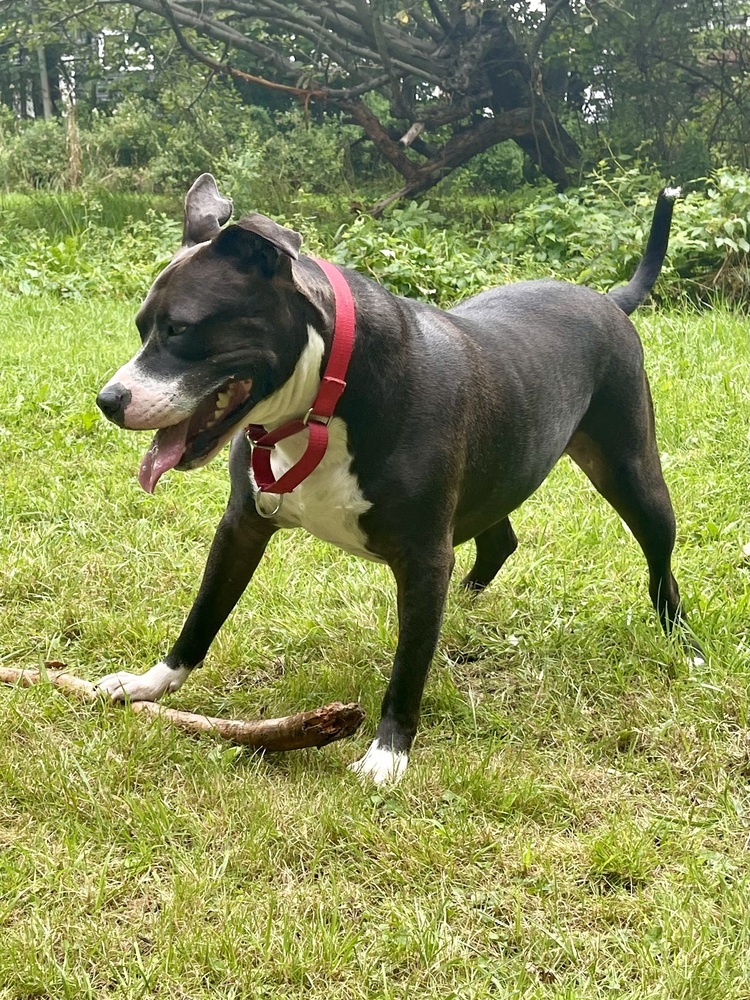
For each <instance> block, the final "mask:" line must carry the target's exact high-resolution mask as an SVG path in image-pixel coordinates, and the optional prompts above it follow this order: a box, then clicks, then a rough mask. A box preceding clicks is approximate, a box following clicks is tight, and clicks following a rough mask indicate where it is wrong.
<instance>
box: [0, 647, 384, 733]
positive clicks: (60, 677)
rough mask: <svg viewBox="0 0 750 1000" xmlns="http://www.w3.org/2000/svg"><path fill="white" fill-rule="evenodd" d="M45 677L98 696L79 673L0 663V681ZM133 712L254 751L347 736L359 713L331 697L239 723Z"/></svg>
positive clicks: (148, 706)
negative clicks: (306, 707)
mask: <svg viewBox="0 0 750 1000" xmlns="http://www.w3.org/2000/svg"><path fill="white" fill-rule="evenodd" d="M44 681H47V682H48V683H50V684H51V685H52V686H53V687H57V688H60V689H61V690H63V691H65V692H67V693H69V694H74V695H76V696H77V697H79V698H82V699H83V700H84V701H97V700H99V699H100V698H101V695H100V693H99V692H98V691H97V689H96V687H95V686H94V685H93V684H92V683H91V682H90V681H85V680H83V679H82V678H80V677H74V676H73V675H72V674H69V673H67V672H63V671H61V670H58V669H54V670H53V669H48V670H46V671H44V672H42V671H40V670H22V669H20V668H18V667H3V666H0V683H3V684H18V685H20V686H21V687H31V686H32V685H33V684H39V683H44ZM129 705H130V708H131V709H132V710H133V711H134V712H139V713H145V714H146V715H152V716H157V715H158V716H160V717H161V718H163V719H166V720H167V722H171V723H172V724H173V725H175V726H177V728H178V729H182V730H183V731H184V732H187V733H210V734H211V735H213V736H220V737H221V738H222V739H225V740H229V741H230V742H232V743H238V744H242V745H243V746H251V747H255V748H256V749H258V750H301V749H303V748H304V747H322V746H325V745H326V744H327V743H333V742H335V741H336V740H341V739H344V738H345V737H347V736H351V735H352V734H353V733H355V732H356V731H357V729H359V727H360V725H361V723H362V720H363V719H364V717H365V713H364V709H363V708H362V706H361V705H359V704H357V703H356V702H355V703H353V704H350V705H343V704H342V703H341V702H338V701H335V702H333V703H332V704H330V705H325V706H324V707H323V708H314V709H312V711H310V712H298V713H297V714H296V715H286V716H282V718H280V719H258V720H253V721H252V722H245V721H242V720H240V719H217V718H213V717H212V716H208V715H196V714H195V713H193V712H182V711H180V710H178V709H176V708H166V707H165V706H164V705H159V704H157V703H156V702H154V701H132V702H129Z"/></svg>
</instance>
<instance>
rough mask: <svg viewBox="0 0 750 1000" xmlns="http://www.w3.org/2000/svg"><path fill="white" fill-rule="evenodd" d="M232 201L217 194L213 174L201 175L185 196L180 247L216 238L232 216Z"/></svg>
mask: <svg viewBox="0 0 750 1000" xmlns="http://www.w3.org/2000/svg"><path fill="white" fill-rule="evenodd" d="M232 207H233V206H232V199H231V198H224V197H223V196H222V195H220V194H219V189H218V188H217V186H216V181H215V180H214V177H213V174H201V175H200V177H199V178H198V180H197V181H196V182H195V183H194V184H193V186H192V187H191V188H190V190H189V191H188V193H187V195H186V196H185V224H184V227H183V230H182V245H183V246H184V247H192V246H194V245H195V244H196V243H204V242H205V241H206V240H210V239H212V237H214V236H216V235H217V234H218V233H219V231H220V227H221V226H223V225H224V223H225V222H227V221H228V220H229V218H230V217H231V215H232Z"/></svg>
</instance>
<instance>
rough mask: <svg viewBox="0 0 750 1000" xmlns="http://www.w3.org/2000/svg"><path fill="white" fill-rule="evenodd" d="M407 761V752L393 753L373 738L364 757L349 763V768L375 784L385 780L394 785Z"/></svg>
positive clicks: (399, 778) (401, 774)
mask: <svg viewBox="0 0 750 1000" xmlns="http://www.w3.org/2000/svg"><path fill="white" fill-rule="evenodd" d="M408 763H409V755H408V753H403V752H402V753H394V752H393V750H388V749H387V748H386V747H383V746H381V745H380V742H379V741H378V740H373V741H372V743H371V744H370V746H369V748H368V750H367V753H366V754H365V755H364V757H360V759H359V760H357V761H355V762H354V763H353V764H350V765H349V770H350V771H354V773H355V774H358V775H359V777H360V778H365V779H369V780H370V781H372V782H373V783H374V784H376V785H383V784H385V783H386V782H387V783H388V784H392V785H395V784H396V782H397V781H400V780H401V778H403V776H404V771H406V765H407V764H408Z"/></svg>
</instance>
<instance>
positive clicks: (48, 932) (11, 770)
mask: <svg viewBox="0 0 750 1000" xmlns="http://www.w3.org/2000/svg"><path fill="white" fill-rule="evenodd" d="M133 312H134V307H133V305H131V304H127V303H115V304H112V303H110V302H106V301H103V300H89V301H83V302H77V303H76V302H63V303H61V302H59V301H57V300H55V299H53V298H51V297H49V298H48V297H44V296H42V297H40V298H28V299H22V298H11V297H5V298H0V329H2V331H3V332H2V345H3V347H2V372H3V378H2V381H1V382H0V490H1V492H0V503H1V504H2V514H3V518H2V535H1V536H0V660H1V661H2V662H5V663H8V664H14V665H19V666H30V667H34V666H38V665H39V664H40V663H41V662H42V661H44V660H45V659H58V660H63V661H64V662H66V663H67V664H68V665H69V667H70V669H71V670H72V671H73V672H75V673H77V674H80V675H82V676H84V677H88V678H90V679H95V678H97V677H98V676H100V675H102V674H104V673H107V672H110V671H112V670H116V669H130V670H136V671H140V670H143V669H146V668H147V667H149V666H150V665H151V664H152V663H154V662H155V661H156V659H158V658H159V657H160V656H161V655H163V654H164V652H165V651H166V650H167V648H168V646H169V644H170V641H171V640H172V639H173V638H174V637H175V635H176V633H177V631H178V629H179V628H180V625H181V623H182V620H183V617H184V615H185V614H186V612H187V610H188V608H189V605H190V602H191V600H192V596H193V594H194V593H195V589H196V586H197V583H198V578H199V574H200V573H201V571H202V568H203V563H204V560H205V556H206V553H207V549H208V546H209V544H210V540H211V537H212V533H213V528H214V526H215V523H216V522H217V520H218V518H219V516H220V514H221V510H222V508H223V504H224V502H225V499H226V494H227V481H226V476H225V463H226V455H225V454H224V455H222V456H220V458H219V459H217V460H216V461H215V462H214V463H213V465H212V466H210V467H209V468H207V469H204V470H201V471H199V472H195V473H192V474H190V475H186V476H181V475H179V474H176V473H173V474H170V475H169V476H167V477H166V478H165V480H164V481H163V482H162V483H161V484H160V485H159V488H158V490H157V495H156V496H154V497H150V496H148V495H146V494H145V493H144V492H142V491H141V490H140V489H139V487H138V484H137V482H136V479H135V472H136V469H137V466H138V461H139V456H140V453H141V452H142V451H143V450H144V448H145V447H146V444H147V438H146V437H144V436H143V435H136V434H126V433H123V432H119V431H117V430H116V429H115V428H113V427H111V426H109V425H106V424H105V422H104V421H103V420H101V419H100V418H99V417H98V414H97V411H96V407H95V405H94V398H95V394H96V391H97V389H98V388H99V387H100V386H101V385H102V384H103V383H104V381H105V380H106V379H107V378H108V377H109V375H110V374H111V373H112V371H114V369H115V368H116V367H117V366H118V365H119V364H120V363H121V362H122V361H123V360H125V359H126V358H127V357H129V356H130V354H131V353H132V351H133V349H134V347H135V344H136V339H137V338H136V334H135V329H134V327H133V324H132V315H133ZM636 319H637V325H638V327H639V329H640V331H641V333H642V336H643V339H644V342H645V346H646V355H647V365H648V370H649V373H650V375H651V379H652V387H653V393H654V398H655V406H656V411H657V427H658V430H659V440H660V446H661V450H662V455H663V463H664V467H665V474H666V477H667V481H668V483H669V485H670V488H671V491H672V495H673V500H674V505H675V508H676V512H677V518H678V528H679V534H678V544H677V549H676V554H675V571H676V575H677V578H678V580H679V582H680V586H681V589H682V594H683V598H684V601H685V604H686V607H687V610H688V613H689V616H690V620H691V622H692V624H693V627H694V629H695V631H696V633H697V634H698V635H699V637H700V639H701V641H702V643H703V644H704V646H705V649H706V651H707V653H708V657H707V662H706V664H704V665H701V666H697V667H692V666H689V664H688V663H687V661H686V659H685V657H684V655H683V654H682V653H681V652H680V650H679V648H678V647H677V646H676V645H674V644H672V643H670V642H669V641H668V640H667V639H666V638H664V636H663V635H662V634H661V632H660V629H659V627H658V624H657V622H656V618H655V615H654V613H653V612H652V610H651V607H650V603H649V600H648V595H647V592H646V574H645V566H644V562H643V558H642V556H641V553H640V551H639V549H638V548H637V546H636V544H635V542H634V541H633V539H632V538H631V536H630V535H629V534H628V533H627V531H626V529H625V528H624V527H623V525H622V524H621V522H620V521H619V519H618V518H617V517H616V516H615V515H614V513H613V512H612V511H611V510H610V508H608V507H607V506H606V504H605V503H604V502H603V501H602V500H601V499H600V498H599V497H598V496H597V494H596V493H595V492H594V491H593V489H592V488H591V487H590V486H589V484H588V482H587V481H586V480H585V479H584V478H583V477H582V475H581V474H580V472H579V471H578V470H577V469H576V468H574V467H573V466H572V464H571V463H569V462H568V461H567V460H565V461H563V462H562V463H561V464H560V466H559V467H558V468H557V469H556V470H555V472H554V473H553V475H552V476H551V477H550V479H549V481H548V482H547V483H546V484H545V485H544V486H543V488H542V489H541V490H540V491H539V492H538V493H537V495H536V496H535V497H533V498H532V499H531V500H530V501H529V502H528V503H527V504H526V505H525V507H524V508H522V510H521V511H519V512H518V513H517V515H516V516H515V518H514V525H515V528H516V532H517V534H518V537H519V541H520V547H519V550H518V552H517V553H516V554H515V555H514V556H513V557H512V558H511V560H510V561H509V563H508V565H507V567H506V568H505V569H504V570H503V571H502V573H501V575H500V576H499V577H498V579H497V580H496V581H495V583H494V584H493V585H492V587H491V588H490V589H489V590H488V592H487V593H486V594H485V595H483V596H481V597H480V598H478V599H474V600H472V599H470V598H469V597H467V596H465V595H462V594H460V593H459V589H458V586H457V581H458V579H460V575H461V571H465V570H466V568H468V565H469V564H470V561H471V556H472V552H471V551H470V548H469V547H468V546H467V547H464V548H463V549H461V550H460V551H459V553H458V564H459V565H458V567H457V570H456V574H455V582H454V585H453V587H452V590H451V595H450V601H449V607H448V611H447V614H446V621H445V625H444V629H443V635H442V640H441V643H440V646H439V650H438V654H437V656H436V658H435V662H434V664H433V668H432V672H431V677H430V680H429V682H428V687H427V691H426V695H425V701H424V713H423V720H422V726H421V730H420V733H419V736H418V740H417V744H416V746H415V751H414V753H413V755H412V762H411V764H410V767H409V771H408V772H407V775H406V777H405V779H404V781H403V783H402V784H401V785H400V786H398V787H396V788H395V789H391V790H388V789H386V790H379V791H378V792H375V791H374V790H373V789H372V788H366V787H365V788H363V787H361V786H360V784H359V783H358V781H357V779H356V778H355V777H354V775H352V774H351V773H349V772H348V771H347V769H346V765H347V763H349V762H350V761H352V760H354V759H355V758H356V757H358V756H359V755H360V754H361V753H362V752H363V750H364V749H365V748H366V746H367V745H368V742H369V739H370V738H371V737H372V733H373V731H374V727H375V723H376V720H377V714H378V706H379V701H380V698H381V696H382V693H383V690H384V686H385V680H386V677H387V675H388V672H389V669H390V660H391V657H392V654H393V651H394V647H395V636H396V612H395V592H394V586H393V584H392V581H391V578H390V575H389V571H388V570H387V569H386V568H384V567H380V566H376V565H370V564H367V563H364V562H362V561H359V560H357V559H356V558H354V557H350V556H348V555H346V554H344V553H341V552H338V551H337V550H334V549H333V548H331V547H329V546H327V545H325V544H323V543H322V542H318V541H316V540H315V539H312V538H310V537H306V536H304V535H303V534H302V533H288V534H281V533H280V534H279V535H278V536H276V538H275V539H274V541H273V542H272V544H271V546H270V549H269V552H268V554H267V555H266V558H265V560H264V562H263V563H262V564H261V567H260V569H259V571H258V573H257V575H256V578H255V580H254V581H253V583H252V584H251V587H250V588H249V590H248V592H247V594H246V595H245V597H244V599H243V601H242V602H241V604H240V606H239V607H238V608H237V610H236V611H235V613H234V615H233V616H232V618H231V619H230V621H229V622H228V624H227V625H226V626H225V628H224V630H223V632H222V633H221V635H220V637H219V639H218V641H217V643H216V644H215V646H214V648H213V649H212V652H211V654H210V656H209V658H208V660H207V661H206V665H205V667H204V668H203V669H201V670H200V671H199V672H198V673H197V675H196V676H195V678H194V679H193V680H192V682H190V683H189V684H188V685H187V686H186V687H185V688H183V689H182V690H181V691H180V692H179V693H178V694H176V695H174V696H172V697H171V698H170V699H169V702H170V704H174V705H179V706H180V707H185V708H192V709H196V710H200V711H203V712H207V713H208V714H216V715H219V714H228V715H229V714H231V715H233V716H237V717H243V718H253V717H257V716H259V715H261V714H265V715H269V716H270V715H274V714H285V713H287V712H292V711H296V710H300V709H303V708H312V707H315V706H317V705H320V704H323V703H325V702H327V701H331V700H335V699H338V700H342V701H349V700H356V699H359V700H361V702H362V704H363V705H364V706H365V708H366V710H367V713H368V718H367V720H366V722H365V724H364V726H363V728H362V730H361V731H360V733H359V734H358V735H357V736H356V737H355V738H354V739H353V740H350V741H346V742H342V743H339V744H335V745H333V746H331V747H328V748H326V749H324V750H316V751H302V752H298V753H294V754H289V755H275V756H274V755H267V756H265V757H264V756H260V755H254V754H251V753H249V752H245V751H243V750H238V749H236V748H232V747H228V746H225V745H221V744H219V743H217V742H215V741H213V740H212V739H211V738H208V737H206V738H191V737H188V736H185V735H182V734H180V733H178V732H176V731H174V730H172V729H170V728H169V727H167V726H164V725H162V724H159V723H158V722H148V721H147V720H146V719H145V718H141V717H135V716H133V715H131V714H130V713H129V712H128V711H127V710H124V709H122V708H117V707H112V706H94V707H91V706H81V705H78V704H76V703H74V702H71V701H69V700H66V698H65V697H64V696H63V695H61V694H60V693H59V692H55V691H53V690H51V689H49V688H43V687H39V688H34V689H29V690H21V689H12V688H3V689H2V690H0V704H1V706H2V711H1V712H0V769H1V771H2V781H1V782H0V839H1V843H2V850H1V851H0V920H1V921H2V931H1V933H2V945H0V1000H11V998H14V1000H31V998H32V997H33V998H40V1000H41V998H45V1000H58V998H97V1000H100V998H112V1000H114V998H117V1000H135V998H151V997H154V998H156V997H169V998H170V1000H180V998H185V1000H188V998H189V1000H208V998H214V1000H219V998H221V1000H227V998H243V1000H244V998H253V1000H255V998H258V1000H260V998H263V1000H266V998H268V1000H296V998H302V997H304V998H306V1000H307V998H309V1000H324V998H325V1000H360V998H378V1000H381V998H382V1000H391V998H393V1000H396V998H398V1000H402V998H403V1000H406V998H409V1000H411V998H414V997H419V998H420V1000H433V998H434V1000H438V998H439V1000H473V998H477V1000H478V998H485V997H493V998H516V997H518V998H521V997H523V998H540V1000H541V998H556V1000H558V998H559V1000H562V998H567V1000H574V998H575V1000H578V998H586V1000H589V998H603V997H618V998H638V1000H641V998H659V1000H679V998H691V1000H692V998H696V1000H697V998H701V1000H717V998H722V1000H746V998H747V997H748V996H750V987H749V986H748V983H750V866H749V865H748V860H749V854H748V851H749V848H750V844H749V842H748V837H749V834H750V795H749V794H748V792H749V789H748V779H749V777H750V735H749V731H748V681H749V680H750V638H749V633H748V626H749V623H750V561H748V560H746V559H745V558H744V557H743V546H744V545H745V544H746V543H747V542H748V541H750V502H749V499H748V496H749V491H748V486H749V485H750V483H749V480H750V475H749V473H748V426H750V366H749V364H748V362H749V361H750V351H749V349H748V324H747V320H746V318H744V317H743V316H741V315H739V314H738V313H734V314H733V313H731V312H727V311H724V310H722V309H719V308H717V309H714V310H705V311H703V312H701V313H697V312H690V311H675V312H670V313H659V312H655V311H650V310H649V309H644V310H643V311H642V312H641V313H639V314H638V315H637V317H636Z"/></svg>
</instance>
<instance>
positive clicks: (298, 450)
mask: <svg viewBox="0 0 750 1000" xmlns="http://www.w3.org/2000/svg"><path fill="white" fill-rule="evenodd" d="M306 445H307V435H306V434H305V433H302V434H297V435H295V436H294V437H293V438H287V439H286V440H285V441H282V442H280V443H279V444H277V445H276V447H275V448H274V450H273V453H272V455H271V470H272V471H273V474H274V478H275V479H278V478H279V476H281V475H283V474H284V473H285V472H286V471H287V469H290V468H291V467H292V465H294V464H295V462H297V461H298V460H299V458H300V457H301V456H302V454H303V452H304V450H305V447H306ZM351 466H352V456H351V453H350V451H349V448H348V444H347V433H346V424H345V423H344V421H343V420H341V418H339V417H334V418H333V420H331V422H330V424H329V426H328V448H327V449H326V453H325V455H324V457H323V460H322V461H321V463H320V465H318V467H317V468H316V469H314V470H313V471H312V472H311V473H310V475H309V476H308V477H307V478H306V479H304V480H303V481H302V482H301V483H300V484H299V486H297V487H296V488H295V489H294V490H293V491H292V492H291V493H287V494H285V495H284V498H283V500H282V504H281V509H280V510H279V512H278V514H277V515H276V516H275V517H274V518H273V520H274V522H275V523H276V524H278V525H279V526H280V527H282V528H305V529H306V530H307V531H309V532H310V534H311V535H315V537H316V538H321V539H322V540H323V541H325V542H332V543H333V544H334V545H338V546H339V548H342V549H345V550H346V551H347V552H352V553H354V554H355V555H358V556H363V557H364V558H365V559H373V560H376V561H379V559H378V557H377V556H376V555H375V554H374V553H372V552H371V551H370V550H369V549H368V548H367V537H366V535H365V533H364V531H363V530H362V528H361V526H360V522H359V519H360V517H361V515H362V514H364V513H366V511H368V510H369V509H370V508H371V507H372V504H371V503H370V501H369V500H366V499H365V498H364V496H363V494H362V490H361V489H360V486H359V482H358V480H357V477H356V476H355V475H354V473H353V472H352V468H351ZM251 475H252V473H251ZM276 503H277V497H276V496H273V495H269V496H261V497H260V499H259V504H260V509H261V510H268V511H269V512H270V511H271V510H273V509H274V507H275V506H276Z"/></svg>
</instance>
